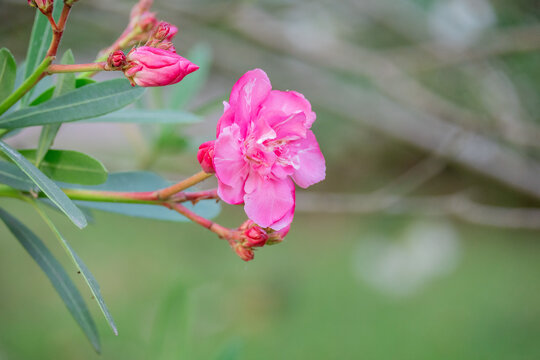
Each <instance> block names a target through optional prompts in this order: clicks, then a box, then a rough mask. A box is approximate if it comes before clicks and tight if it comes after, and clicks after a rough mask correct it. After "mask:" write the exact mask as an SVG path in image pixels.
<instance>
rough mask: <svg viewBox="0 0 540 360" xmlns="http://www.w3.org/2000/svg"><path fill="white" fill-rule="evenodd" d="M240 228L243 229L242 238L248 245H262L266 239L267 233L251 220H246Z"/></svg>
mask: <svg viewBox="0 0 540 360" xmlns="http://www.w3.org/2000/svg"><path fill="white" fill-rule="evenodd" d="M240 229H243V230H244V231H243V232H242V235H241V237H242V239H243V240H244V241H245V245H246V246H249V247H262V246H264V244H266V241H267V240H268V234H267V233H266V231H265V230H264V229H262V228H261V227H260V226H259V225H257V224H255V223H254V222H253V221H251V220H248V221H246V222H245V223H244V224H242V226H241V227H240Z"/></svg>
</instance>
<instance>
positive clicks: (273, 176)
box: [206, 69, 326, 236]
mask: <svg viewBox="0 0 540 360" xmlns="http://www.w3.org/2000/svg"><path fill="white" fill-rule="evenodd" d="M224 105H225V111H224V114H223V115H222V116H221V118H220V119H219V122H218V126H217V139H216V140H215V144H214V147H213V152H214V156H213V167H214V169H215V173H216V176H217V179H218V195H219V197H220V198H221V199H222V200H224V201H225V202H227V203H229V204H242V203H243V204H245V206H244V210H245V212H246V214H247V216H248V217H249V218H250V219H251V220H253V221H254V222H255V223H256V224H258V225H259V226H261V227H263V228H271V229H274V230H282V232H283V235H282V236H284V235H285V234H286V232H287V231H288V227H289V225H290V223H291V221H292V219H293V216H294V208H295V187H294V183H293V180H294V182H295V183H296V184H297V185H299V186H300V187H302V188H307V187H308V186H310V185H313V184H315V183H317V182H319V181H321V180H323V179H324V178H325V172H326V166H325V160H324V157H323V155H322V153H321V150H320V148H319V144H318V143H317V140H316V138H315V135H314V134H313V132H312V131H311V130H310V128H311V125H312V124H313V122H314V121H315V117H316V116H315V113H314V112H313V111H312V110H311V104H310V103H309V101H308V100H306V98H305V97H304V96H303V95H302V94H300V93H298V92H295V91H279V90H272V85H271V84H270V80H269V79H268V76H267V75H266V73H265V72H264V71H262V70H260V69H255V70H252V71H249V72H247V73H246V74H244V75H243V76H242V77H241V78H240V79H239V80H238V81H237V82H236V84H235V85H234V87H233V89H232V91H231V96H230V100H229V103H226V102H225V103H224ZM206 147H209V146H208V145H206Z"/></svg>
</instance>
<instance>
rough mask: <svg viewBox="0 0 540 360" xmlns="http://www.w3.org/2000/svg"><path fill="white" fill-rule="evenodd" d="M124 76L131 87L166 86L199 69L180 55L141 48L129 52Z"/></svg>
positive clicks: (145, 47)
mask: <svg viewBox="0 0 540 360" xmlns="http://www.w3.org/2000/svg"><path fill="white" fill-rule="evenodd" d="M126 60H127V66H126V67H125V68H124V75H126V77H127V78H128V79H129V81H130V82H131V84H132V85H133V86H135V85H139V86H144V87H149V86H166V85H172V84H176V83H177V82H179V81H180V80H182V79H183V78H184V76H186V75H188V74H190V73H192V72H194V71H195V70H197V69H198V68H199V67H198V66H197V65H195V64H193V63H192V62H191V61H189V60H187V59H185V58H183V57H181V56H180V55H178V54H176V53H174V52H172V51H167V50H163V49H156V48H153V47H149V46H141V47H138V48H134V49H133V50H131V51H130V52H129V53H128V55H127V57H126Z"/></svg>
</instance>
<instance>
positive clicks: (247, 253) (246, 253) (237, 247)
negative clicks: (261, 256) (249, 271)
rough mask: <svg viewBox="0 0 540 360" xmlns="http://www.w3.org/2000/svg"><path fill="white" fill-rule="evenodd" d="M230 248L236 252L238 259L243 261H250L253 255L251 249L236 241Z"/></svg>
mask: <svg viewBox="0 0 540 360" xmlns="http://www.w3.org/2000/svg"><path fill="white" fill-rule="evenodd" d="M232 248H233V250H234V252H236V255H238V256H239V257H240V259H242V260H244V261H251V260H253V258H254V257H255V253H254V252H253V249H251V248H247V247H244V246H242V245H241V244H238V243H236V244H234V245H233V246H232Z"/></svg>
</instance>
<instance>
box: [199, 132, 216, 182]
mask: <svg viewBox="0 0 540 360" xmlns="http://www.w3.org/2000/svg"><path fill="white" fill-rule="evenodd" d="M214 143H215V140H213V141H207V142H205V143H202V144H201V146H199V151H198V152H197V160H199V164H201V167H202V169H203V170H204V172H206V173H208V174H213V173H215V172H216V170H214Z"/></svg>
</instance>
